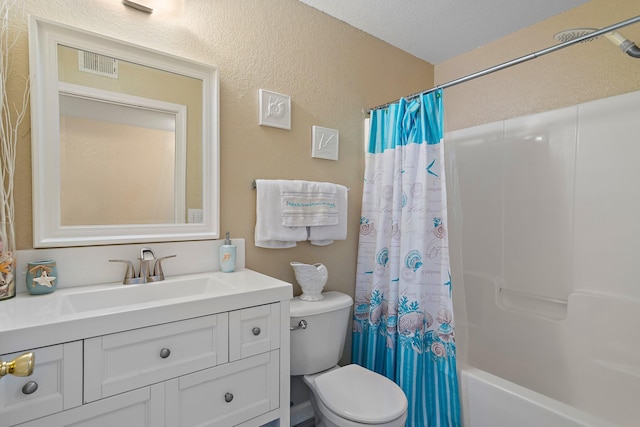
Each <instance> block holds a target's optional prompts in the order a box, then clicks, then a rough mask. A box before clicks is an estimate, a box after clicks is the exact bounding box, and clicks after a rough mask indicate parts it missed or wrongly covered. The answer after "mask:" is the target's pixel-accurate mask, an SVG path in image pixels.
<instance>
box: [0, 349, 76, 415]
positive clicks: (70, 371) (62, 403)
mask: <svg viewBox="0 0 640 427" xmlns="http://www.w3.org/2000/svg"><path fill="white" fill-rule="evenodd" d="M30 351H32V352H33V353H34V355H35V360H36V366H37V369H34V372H33V374H31V375H30V376H28V377H15V376H12V375H7V376H4V377H2V379H1V380H0V427H8V426H12V425H16V424H19V423H21V422H24V421H27V420H31V419H34V418H38V417H43V416H46V415H49V414H54V413H56V412H60V411H63V410H65V409H70V408H73V407H76V406H80V405H81V404H82V341H75V342H70V343H66V344H58V345H52V346H48V347H41V348H36V349H33V350H30ZM23 353H25V352H24V351H21V352H17V353H11V354H3V355H0V359H2V360H3V361H5V362H8V361H11V360H13V359H14V358H16V357H17V356H19V355H21V354H23Z"/></svg>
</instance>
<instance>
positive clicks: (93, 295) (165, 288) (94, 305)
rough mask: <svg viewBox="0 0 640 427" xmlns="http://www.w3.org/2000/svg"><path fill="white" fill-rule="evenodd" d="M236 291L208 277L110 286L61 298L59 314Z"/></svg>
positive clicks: (227, 284) (224, 283)
mask: <svg viewBox="0 0 640 427" xmlns="http://www.w3.org/2000/svg"><path fill="white" fill-rule="evenodd" d="M234 290H236V288H235V287H234V286H233V285H231V284H229V283H226V282H223V281H220V280H215V279H214V278H212V277H210V276H203V277H191V278H180V279H167V280H165V281H162V282H150V283H143V284H139V285H109V286H108V287H106V288H101V289H97V290H90V291H81V292H78V293H70V294H67V295H64V296H63V300H62V304H61V305H60V314H69V313H80V312H85V311H94V310H105V309H110V308H118V309H121V308H122V307H126V306H130V305H135V304H150V303H162V302H163V301H170V300H174V299H176V298H186V297H194V296H205V297H209V296H220V295H228V294H231V293H234Z"/></svg>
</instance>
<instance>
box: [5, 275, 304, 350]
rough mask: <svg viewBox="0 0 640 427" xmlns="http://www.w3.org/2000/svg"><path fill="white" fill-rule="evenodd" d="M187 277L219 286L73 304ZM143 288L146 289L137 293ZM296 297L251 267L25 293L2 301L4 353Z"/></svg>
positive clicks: (289, 285)
mask: <svg viewBox="0 0 640 427" xmlns="http://www.w3.org/2000/svg"><path fill="white" fill-rule="evenodd" d="M185 279H186V280H190V279H202V280H207V279H209V280H211V281H212V283H213V284H214V285H215V283H219V284H220V287H219V288H217V289H216V290H215V291H214V292H204V293H198V294H190V295H186V296H182V295H180V293H179V291H174V292H173V294H174V295H172V297H171V298H167V299H162V300H154V301H144V300H140V299H138V300H136V302H135V303H131V302H128V303H127V304H125V305H121V306H115V307H108V308H91V309H88V310H83V311H74V310H73V309H72V308H70V305H69V300H70V299H71V298H73V296H74V294H87V293H91V298H93V294H95V298H100V295H101V292H104V291H106V292H111V293H112V291H113V290H114V289H120V288H121V287H126V288H128V289H131V290H133V287H150V286H155V285H158V284H162V286H173V285H175V286H176V287H179V286H180V281H181V280H185ZM173 282H176V283H173ZM144 289H146V288H144ZM124 290H125V291H126V290H127V289H124ZM139 290H141V289H138V290H136V291H139ZM174 290H175V288H174ZM137 293H138V294H139V292H137ZM103 295H104V294H103ZM84 296H87V295H84ZM292 297H293V290H292V286H291V284H289V283H287V282H283V281H281V280H278V279H275V278H273V277H269V276H265V275H263V274H261V273H257V272H255V271H252V270H248V269H240V270H237V271H235V272H233V273H222V272H220V271H215V272H210V273H197V274H185V275H182V276H176V277H167V279H166V280H165V281H164V282H157V283H145V284H140V285H123V284H122V283H110V284H104V285H92V286H78V287H73V288H66V289H59V290H56V291H55V292H53V293H51V294H46V295H30V294H25V293H21V294H18V295H17V296H16V297H15V298H13V299H11V300H7V301H3V302H1V303H0V354H6V353H14V352H19V351H23V350H29V349H32V348H37V347H43V346H47V345H53V344H58V343H63V342H69V341H75V340H79V339H85V338H90V337H93V336H98V335H105V334H110V333H115V332H121V331H124V330H129V329H136V328H141V327H145V326H151V325H157V324H161V323H167V322H174V321H179V320H184V319H189V318H193V317H199V316H206V315H209V314H214V313H220V312H225V311H231V310H237V309H240V308H244V307H251V306H256V305H261V304H268V303H272V302H277V301H282V300H288V299H291V298H292ZM85 299H86V298H85ZM98 305H99V304H98Z"/></svg>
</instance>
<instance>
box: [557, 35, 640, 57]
mask: <svg viewBox="0 0 640 427" xmlns="http://www.w3.org/2000/svg"><path fill="white" fill-rule="evenodd" d="M594 31H597V29H596V28H574V29H571V30H565V31H560V32H559V33H556V34H554V35H553V38H554V39H556V40H557V41H559V42H562V43H565V42H568V41H571V40H574V39H577V38H578V37H583V36H586V35H587V34H589V33H592V32H594ZM604 36H605V37H606V38H607V39H608V40H609V41H611V42H612V43H613V44H615V45H616V46H618V47H619V48H620V50H621V51H623V52H624V53H626V54H627V55H629V56H631V57H633V58H640V48H639V47H638V46H636V44H635V43H634V42H632V41H631V40H629V39H627V38H626V37H624V36H623V35H622V34H620V33H619V32H617V31H611V32H610V33H606V34H605V35H604ZM598 38H600V37H599V36H597V37H591V38H587V39H585V40H582V41H581V42H580V43H584V42H590V41H593V40H596V39H598Z"/></svg>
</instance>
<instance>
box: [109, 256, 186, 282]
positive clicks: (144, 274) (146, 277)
mask: <svg viewBox="0 0 640 427" xmlns="http://www.w3.org/2000/svg"><path fill="white" fill-rule="evenodd" d="M175 256H176V255H168V256H164V257H160V258H156V256H155V254H154V253H153V251H152V250H151V248H142V249H140V258H138V261H140V268H139V270H138V275H137V276H136V271H135V268H134V267H133V263H132V262H131V261H128V260H126V259H110V260H109V262H123V263H125V264H126V265H127V267H126V269H125V272H124V279H123V280H122V283H123V284H125V285H131V284H138V283H148V282H159V281H161V280H164V271H162V261H164V260H165V259H167V258H174V257H175ZM152 261H155V264H154V266H153V269H152V267H151V262H152Z"/></svg>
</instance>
